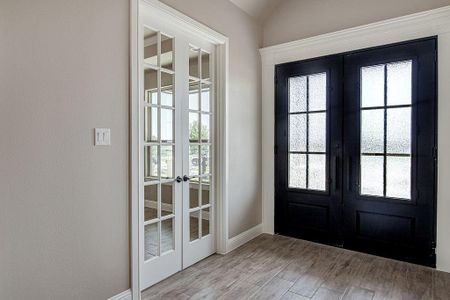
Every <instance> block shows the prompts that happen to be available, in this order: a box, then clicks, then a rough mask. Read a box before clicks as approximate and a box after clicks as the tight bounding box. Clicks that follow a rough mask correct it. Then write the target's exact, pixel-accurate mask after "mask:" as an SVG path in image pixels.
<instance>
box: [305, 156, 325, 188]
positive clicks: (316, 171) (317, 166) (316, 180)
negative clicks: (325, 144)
mask: <svg viewBox="0 0 450 300" xmlns="http://www.w3.org/2000/svg"><path fill="white" fill-rule="evenodd" d="M308 159H309V163H308V189H310V190H316V191H325V190H326V156H325V154H308Z"/></svg>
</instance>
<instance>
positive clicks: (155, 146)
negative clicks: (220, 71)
mask: <svg viewBox="0 0 450 300" xmlns="http://www.w3.org/2000/svg"><path fill="white" fill-rule="evenodd" d="M139 18H140V26H139V49H140V50H139V51H140V54H139V65H140V80H139V82H140V95H139V102H140V113H139V114H140V120H141V121H140V154H139V158H140V159H139V161H140V181H139V182H140V187H139V199H140V205H139V209H140V217H139V218H140V220H139V224H140V228H139V257H140V265H141V266H140V276H141V289H145V288H147V287H149V286H151V285H153V284H155V283H157V282H158V281H161V280H162V279H164V278H166V277H168V276H170V275H172V274H174V273H175V272H178V271H180V270H181V269H183V268H186V267H188V266H190V265H192V264H194V263H196V262H197V261H199V260H201V259H203V258H205V257H207V256H209V255H211V254H213V253H214V252H215V226H214V220H215V217H214V216H215V205H214V204H215V203H214V155H213V153H214V126H213V124H214V119H213V116H214V114H213V111H214V76H213V75H214V69H213V67H214V64H213V62H214V59H215V57H214V45H213V44H211V43H208V42H206V41H202V40H200V39H199V38H197V37H195V36H190V35H189V33H186V32H183V29H182V28H176V26H174V25H173V24H168V23H167V21H165V20H163V19H162V18H161V17H158V15H157V13H155V12H154V11H152V10H151V9H149V8H148V7H146V5H145V4H144V3H141V7H140V16H139Z"/></svg>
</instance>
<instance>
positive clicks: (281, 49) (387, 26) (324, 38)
mask: <svg viewBox="0 0 450 300" xmlns="http://www.w3.org/2000/svg"><path fill="white" fill-rule="evenodd" d="M405 29H406V30H408V31H409V32H415V34H416V35H423V36H426V35H429V34H430V33H429V32H433V34H442V33H446V32H450V6H445V7H441V8H437V9H433V10H428V11H424V12H419V13H415V14H411V15H407V16H403V17H398V18H393V19H388V20H384V21H380V22H375V23H370V24H367V25H362V26H358V27H353V28H349V29H344V30H340V31H336V32H332V33H326V34H321V35H318V36H314V37H310V38H305V39H301V40H297V41H292V42H287V43H283V44H279V45H274V46H269V47H265V48H261V49H260V50H259V51H260V54H261V57H262V58H263V61H270V60H271V59H275V60H276V62H278V59H277V56H280V55H281V56H282V54H283V53H287V52H291V51H296V50H298V49H302V48H308V47H312V46H315V45H318V44H323V43H333V42H337V43H342V41H343V40H348V39H355V38H361V35H362V34H364V35H374V34H379V33H386V32H395V31H404V30H405ZM421 33H422V34H421ZM279 59H281V60H282V57H280V58H279Z"/></svg>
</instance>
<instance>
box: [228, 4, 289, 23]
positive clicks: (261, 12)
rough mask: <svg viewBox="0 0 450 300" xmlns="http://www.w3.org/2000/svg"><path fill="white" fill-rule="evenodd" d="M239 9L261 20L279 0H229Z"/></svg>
mask: <svg viewBox="0 0 450 300" xmlns="http://www.w3.org/2000/svg"><path fill="white" fill-rule="evenodd" d="M230 1H231V2H233V3H234V4H235V5H236V6H238V7H239V8H240V9H242V10H243V11H245V12H246V13H247V14H249V15H250V16H252V17H254V18H255V19H257V20H258V21H262V20H263V19H264V18H265V17H267V16H268V15H269V13H270V11H271V10H272V9H273V8H274V7H275V6H276V5H277V4H278V3H279V2H281V0H230Z"/></svg>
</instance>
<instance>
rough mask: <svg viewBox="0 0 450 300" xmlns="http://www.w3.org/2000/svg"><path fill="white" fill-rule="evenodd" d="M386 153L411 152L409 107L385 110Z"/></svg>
mask: <svg viewBox="0 0 450 300" xmlns="http://www.w3.org/2000/svg"><path fill="white" fill-rule="evenodd" d="M386 137H387V153H390V154H399V153H401V154H410V153H411V108H410V107H405V108H389V109H388V110H387V136H386Z"/></svg>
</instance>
